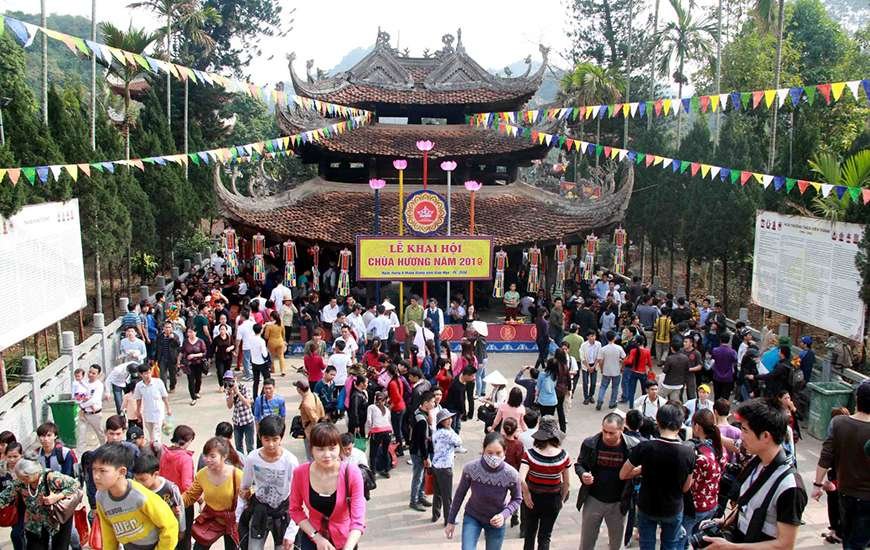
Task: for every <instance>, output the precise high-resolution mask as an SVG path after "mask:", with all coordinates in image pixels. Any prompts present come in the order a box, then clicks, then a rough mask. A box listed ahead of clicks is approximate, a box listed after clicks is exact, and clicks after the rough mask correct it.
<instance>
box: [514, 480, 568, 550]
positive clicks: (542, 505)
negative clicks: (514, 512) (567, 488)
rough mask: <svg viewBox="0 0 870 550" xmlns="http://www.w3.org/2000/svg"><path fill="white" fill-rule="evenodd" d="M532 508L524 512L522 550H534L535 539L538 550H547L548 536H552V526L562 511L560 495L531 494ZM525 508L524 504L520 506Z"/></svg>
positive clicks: (548, 544)
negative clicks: (524, 531) (524, 529)
mask: <svg viewBox="0 0 870 550" xmlns="http://www.w3.org/2000/svg"><path fill="white" fill-rule="evenodd" d="M531 495H532V503H533V504H534V505H535V506H534V508H526V510H525V512H526V514H525V527H526V533H525V535H526V536H525V541H524V542H523V550H535V539H537V541H538V550H549V548H550V535H552V534H553V525H554V524H555V523H556V518H557V517H558V516H559V510H561V509H562V494H561V493H534V492H533V493H531ZM522 506H523V507H524V508H525V506H526V505H525V504H523V505H522Z"/></svg>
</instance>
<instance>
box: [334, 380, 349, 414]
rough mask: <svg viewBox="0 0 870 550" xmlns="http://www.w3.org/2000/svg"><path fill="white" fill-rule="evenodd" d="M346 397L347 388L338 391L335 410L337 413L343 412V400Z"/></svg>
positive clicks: (343, 387)
mask: <svg viewBox="0 0 870 550" xmlns="http://www.w3.org/2000/svg"><path fill="white" fill-rule="evenodd" d="M346 397H347V387H346V386H342V387H341V389H340V390H338V402H337V403H336V409H337V410H338V412H344V400H345V399H346Z"/></svg>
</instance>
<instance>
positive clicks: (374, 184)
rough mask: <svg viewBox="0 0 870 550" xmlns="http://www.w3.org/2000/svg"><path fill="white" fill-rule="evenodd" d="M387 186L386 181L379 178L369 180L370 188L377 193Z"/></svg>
mask: <svg viewBox="0 0 870 550" xmlns="http://www.w3.org/2000/svg"><path fill="white" fill-rule="evenodd" d="M386 184H387V182H386V181H384V180H381V179H378V178H372V179H370V180H369V187H371V188H372V189H374V190H375V191H377V190H378V189H383V188H384V186H385V185H386Z"/></svg>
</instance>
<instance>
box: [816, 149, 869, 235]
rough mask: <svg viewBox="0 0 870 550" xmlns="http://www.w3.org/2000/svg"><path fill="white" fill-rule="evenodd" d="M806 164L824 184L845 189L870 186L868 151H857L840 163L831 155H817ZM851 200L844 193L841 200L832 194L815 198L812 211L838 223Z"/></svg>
mask: <svg viewBox="0 0 870 550" xmlns="http://www.w3.org/2000/svg"><path fill="white" fill-rule="evenodd" d="M808 162H809V165H810V169H812V171H813V172H815V173H817V174H819V175H820V176H821V177H822V180H823V181H824V182H825V183H829V184H831V185H845V186H847V187H865V186H867V185H870V149H864V150H862V151H858V152H857V153H855V154H854V155H852V156H850V157H848V158H847V159H846V160H845V161H843V162H842V163H841V162H840V159H839V158H838V157H837V156H836V155H834V154H832V153H818V154H816V155H815V156H814V157H813V158H812V159H810V160H809V161H808ZM851 200H852V199H851V197H849V196H847V194H845V193H844V194H843V198H838V197H837V195H836V194H834V193H831V194H829V195H828V196H827V197H822V196H817V197H816V198H814V199H813V210H814V211H815V213H816V214H818V215H819V216H821V217H823V218H826V219H828V220H830V221H832V222H836V221H840V220H842V219H843V217H844V216H845V214H846V209H847V208H848V207H849V201H851Z"/></svg>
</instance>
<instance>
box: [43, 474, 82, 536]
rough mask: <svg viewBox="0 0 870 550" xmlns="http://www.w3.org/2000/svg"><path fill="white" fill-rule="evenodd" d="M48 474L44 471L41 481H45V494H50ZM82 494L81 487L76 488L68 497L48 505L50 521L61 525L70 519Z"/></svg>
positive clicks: (80, 501) (79, 502)
mask: <svg viewBox="0 0 870 550" xmlns="http://www.w3.org/2000/svg"><path fill="white" fill-rule="evenodd" d="M48 474H49V472H45V475H44V477H43V483H45V496H49V495H50V494H51V487H49V486H48ZM83 496H84V494H83V493H82V490H81V489H76V491H75V492H74V493H73V494H71V495H70V496H68V497H64V498H62V499H60V500H58V501H57V502H55V503H54V504H52V505H51V506H49V507H48V518H49V521H50V522H51V523H53V524H54V525H63V524H65V523H66V522H68V521H69V520H70V519H72V517H73V514H75V511H76V508H78V506H79V504H81V503H82V498H83Z"/></svg>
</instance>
